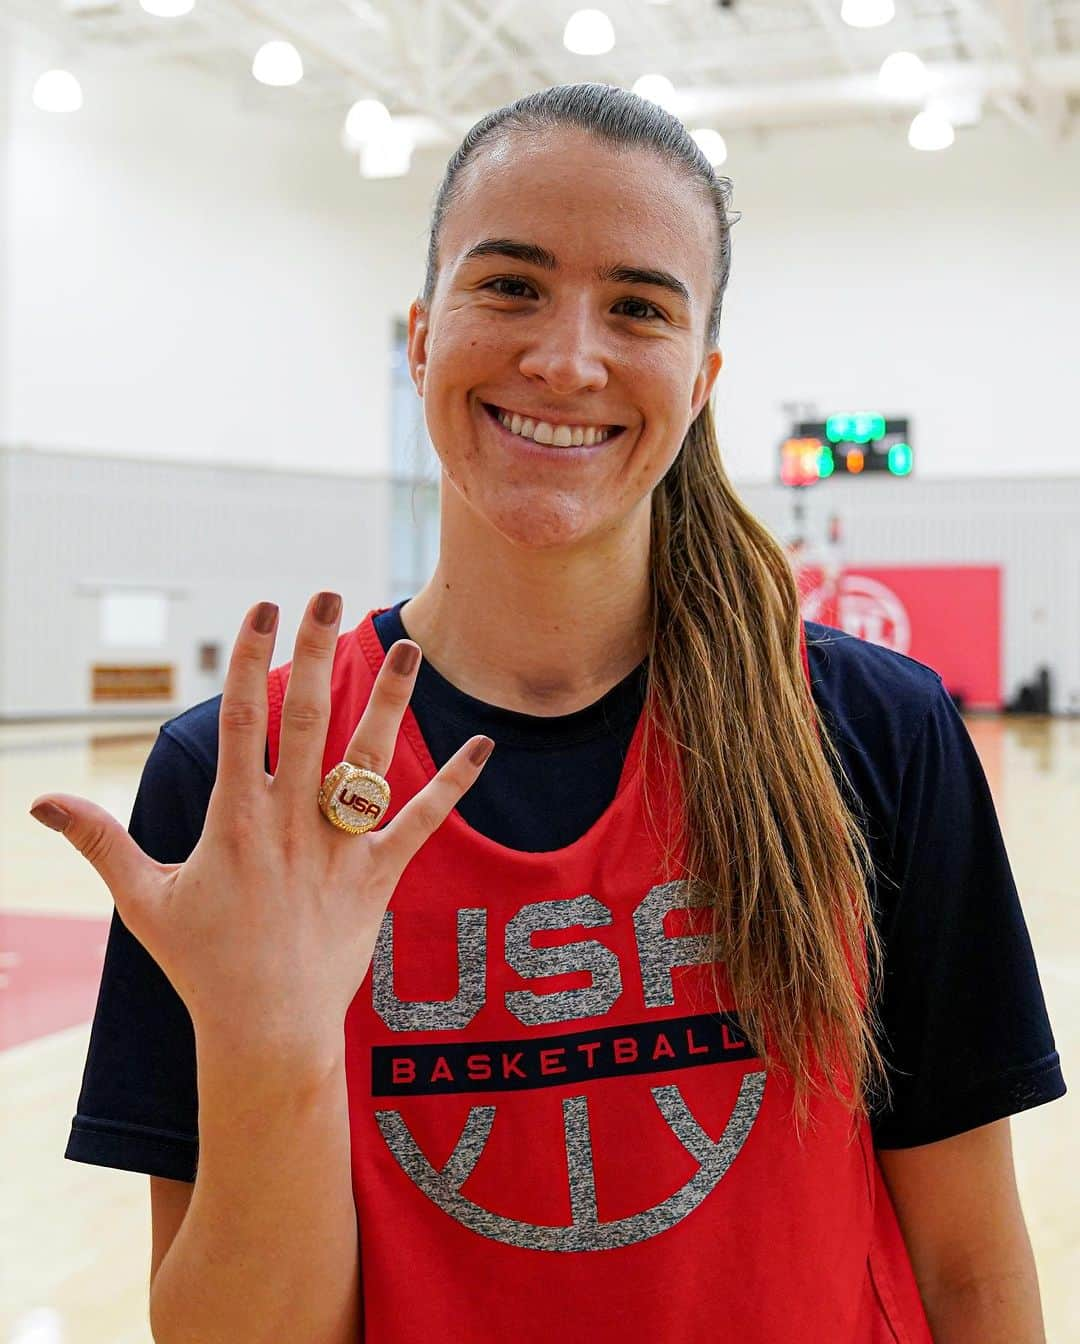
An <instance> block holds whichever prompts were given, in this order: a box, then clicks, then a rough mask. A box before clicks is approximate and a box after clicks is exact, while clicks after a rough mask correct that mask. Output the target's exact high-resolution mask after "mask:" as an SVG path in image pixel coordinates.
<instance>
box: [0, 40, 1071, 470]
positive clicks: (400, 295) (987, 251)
mask: <svg viewBox="0 0 1080 1344" xmlns="http://www.w3.org/2000/svg"><path fill="white" fill-rule="evenodd" d="M18 56H19V59H18V62H17V68H16V72H15V88H14V95H15V102H14V112H13V117H12V125H11V128H10V146H9V148H10V169H9V182H8V213H9V240H8V246H9V257H8V272H9V275H10V277H11V286H10V290H9V292H8V294H7V295H6V298H7V301H8V305H9V339H10V349H9V353H8V359H7V366H8V374H9V389H10V390H9V413H8V423H7V427H6V437H7V441H8V442H15V443H20V442H21V443H28V444H34V445H38V446H41V447H56V448H65V449H75V450H86V451H94V452H108V453H120V454H129V455H144V454H146V455H155V456H165V457H172V458H179V457H183V458H189V459H196V460H208V459H225V460H228V461H232V462H238V463H247V464H260V465H275V466H282V467H286V466H292V467H299V468H302V469H306V470H316V471H345V472H360V473H372V472H378V471H379V470H381V469H383V467H384V465H385V463H386V459H387V438H388V433H387V415H388V406H389V374H388V369H387V358H386V356H387V348H388V343H389V331H390V322H391V319H392V317H393V316H394V315H395V314H397V315H400V314H403V313H404V311H405V310H406V308H407V306H408V302H409V300H410V299H411V298H412V296H413V294H414V293H415V291H416V289H417V287H418V286H419V284H420V281H421V276H422V264H423V256H424V247H425V241H426V222H427V210H428V206H429V204H430V199H431V195H432V192H433V190H434V187H435V185H436V181H437V175H438V173H439V172H440V171H441V168H442V166H443V164H444V162H445V158H446V155H447V154H448V153H449V149H450V147H449V146H447V149H446V151H445V152H438V153H429V154H427V155H425V156H422V157H418V160H417V169H416V171H415V172H414V174H413V175H412V176H411V177H410V178H408V179H404V180H398V181H387V182H369V183H364V182H362V181H361V180H360V179H359V178H358V176H357V175H356V173H355V169H354V167H353V165H352V164H351V162H350V161H349V160H348V159H347V158H346V156H345V155H344V154H343V152H342V151H341V149H340V147H339V145H338V142H337V132H338V121H337V119H336V117H334V116H332V115H330V114H329V113H327V114H326V115H325V116H324V115H321V114H320V115H315V114H313V113H312V112H311V111H310V110H308V111H304V110H303V104H302V101H301V99H300V98H299V96H297V95H296V93H295V91H290V90H262V89H258V88H257V87H256V86H254V85H253V84H252V85H251V88H250V92H248V93H246V94H244V95H243V96H242V98H238V97H237V96H234V95H233V94H232V93H230V91H229V90H228V89H227V88H226V87H225V86H224V85H223V84H219V83H216V82H213V81H211V80H210V79H209V77H204V76H198V75H196V74H194V73H190V72H186V71H184V72H181V71H177V70H174V69H170V68H168V67H160V68H145V67H144V66H143V65H142V64H141V58H139V57H137V56H135V55H133V56H132V58H131V64H130V67H125V66H123V65H122V64H117V63H116V60H115V58H114V59H113V63H112V64H111V66H110V69H109V71H108V77H107V78H106V77H104V76H103V75H102V74H101V73H100V72H99V73H98V74H95V73H94V71H93V68H92V65H91V64H89V63H88V62H86V61H83V62H80V63H79V67H78V68H79V69H80V72H81V73H82V75H83V82H84V90H85V94H86V107H85V108H84V110H83V112H82V113H80V114H78V115H77V116H75V117H57V116H49V115H47V114H43V113H39V112H36V111H35V110H34V109H33V107H32V106H31V105H30V102H29V90H30V85H31V82H32V78H33V75H34V74H36V73H37V71H38V70H39V69H40V68H42V63H43V61H44V59H45V53H43V52H39V53H32V52H29V51H28V50H26V49H25V48H24V49H21V50H20V51H19V53H18ZM271 106H274V107H277V108H279V109H280V108H289V109H290V111H289V114H288V115H287V116H286V115H283V114H282V113H281V112H280V111H278V112H270V111H268V110H267V109H268V108H269V107H271ZM729 143H730V146H731V151H732V153H731V158H730V160H729V162H728V164H727V165H726V167H725V171H727V172H729V173H730V174H731V176H732V177H733V178H734V179H735V184H736V193H735V205H736V207H737V208H738V209H740V210H742V211H743V215H744V217H743V219H742V220H741V221H740V223H739V224H737V225H736V227H735V234H734V239H735V242H734V251H735V256H734V270H733V275H732V280H731V285H730V289H729V295H728V301H727V307H726V321H725V330H724V333H723V346H724V350H725V355H726V367H725V370H724V372H723V373H722V375H721V379H720V385H719V391H718V394H717V406H718V410H719V413H720V422H721V434H722V440H723V442H724V445H725V451H726V453H727V456H728V460H729V463H730V466H731V470H732V472H733V474H734V475H735V477H736V478H737V479H739V480H741V481H746V482H753V481H764V480H768V479H770V478H771V477H772V475H773V470H774V457H775V447H776V443H777V440H778V439H779V438H780V437H782V435H783V434H784V433H785V432H786V429H787V422H786V419H785V416H784V413H783V412H782V411H781V410H780V403H782V402H783V401H785V400H789V399H806V400H810V401H813V402H814V403H816V406H817V408H818V410H819V411H820V412H822V413H825V412H828V411H830V410H843V409H880V410H884V411H886V412H887V413H891V414H907V415H909V416H910V417H911V419H912V422H913V436H912V437H913V440H914V443H915V446H916V453H917V459H916V461H917V468H916V469H917V471H918V473H919V474H920V475H921V476H924V477H935V476H937V477H953V476H968V475H980V476H988V475H1006V476H1007V475H1019V474H1025V473H1028V472H1032V473H1044V474H1057V475H1061V474H1069V475H1071V474H1080V450H1078V448H1077V446H1076V438H1075V434H1074V433H1073V432H1072V431H1071V429H1070V413H1071V411H1072V407H1071V405H1070V404H1069V402H1068V400H1067V397H1066V386H1067V379H1069V378H1070V377H1071V372H1072V371H1071V369H1070V366H1069V360H1070V358H1071V356H1070V355H1069V353H1068V352H1069V349H1070V347H1071V346H1072V345H1073V344H1074V341H1073V338H1072V334H1071V332H1070V331H1068V330H1067V329H1066V316H1065V315H1066V313H1067V312H1069V313H1073V312H1076V311H1077V310H1078V308H1080V260H1078V249H1077V248H1076V245H1075V221H1076V219H1077V217H1078V214H1080V211H1078V207H1080V141H1077V140H1076V139H1075V137H1074V140H1073V142H1072V143H1071V144H1069V145H1065V146H1062V147H1060V148H1058V149H1056V150H1052V149H1049V148H1047V147H1045V146H1043V145H1040V144H1039V143H1038V142H1036V141H1035V140H1033V139H1031V138H1029V137H1027V136H1026V135H1025V134H1024V133H1023V132H1022V131H1020V130H1018V129H1016V128H1013V127H1011V126H1006V125H1003V124H1001V123H999V122H989V123H988V124H987V125H986V126H985V127H984V128H981V129H978V130H975V131H968V132H961V134H960V136H959V139H958V142H957V144H956V145H955V146H954V147H953V148H952V149H951V150H949V151H947V152H945V153H944V154H940V155H925V154H916V153H915V152H914V151H911V150H909V149H908V148H907V145H906V143H905V140H904V135H903V132H902V130H900V129H898V128H886V127H881V128H873V129H866V130H860V131H829V132H792V133H788V134H785V135H777V136H775V137H770V138H768V139H764V140H763V139H761V138H758V137H754V136H750V135H745V134H740V135H732V136H731V137H729ZM639 188H640V184H639ZM633 189H635V187H634V184H633V183H629V184H628V190H633ZM1070 231H1071V233H1070ZM2 297H4V296H3V295H0V298H2Z"/></svg>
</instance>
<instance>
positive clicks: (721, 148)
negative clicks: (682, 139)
mask: <svg viewBox="0 0 1080 1344" xmlns="http://www.w3.org/2000/svg"><path fill="white" fill-rule="evenodd" d="M690 136H691V139H693V141H694V142H695V143H696V145H697V147H698V149H700V150H701V152H702V154H704V155H705V157H706V158H707V159H708V160H709V162H710V163H711V164H712V166H713V167H714V168H719V167H720V165H721V164H722V163H723V162H724V160H725V159H726V158H727V143H726V142H725V140H724V137H723V136H722V135H721V134H720V132H719V131H712V130H710V129H709V128H708V127H707V126H703V127H701V129H700V130H697V131H691V132H690Z"/></svg>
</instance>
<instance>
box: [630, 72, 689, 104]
mask: <svg viewBox="0 0 1080 1344" xmlns="http://www.w3.org/2000/svg"><path fill="white" fill-rule="evenodd" d="M633 92H634V93H636V94H637V96H638V97H639V98H647V99H648V100H649V102H650V103H658V104H659V105H660V106H661V107H662V108H664V109H666V110H667V111H668V112H674V111H675V108H674V103H675V101H676V99H677V98H678V94H677V93H676V92H675V85H674V84H672V82H671V80H670V79H668V77H667V75H642V76H641V78H640V79H638V80H636V81H635V82H634V88H633Z"/></svg>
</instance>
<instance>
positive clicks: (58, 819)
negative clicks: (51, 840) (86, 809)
mask: <svg viewBox="0 0 1080 1344" xmlns="http://www.w3.org/2000/svg"><path fill="white" fill-rule="evenodd" d="M30 815H31V816H32V817H33V818H34V820H35V821H40V822H41V824H42V825H43V826H48V828H49V829H50V830H52V831H63V830H65V829H66V828H67V826H68V825H69V824H70V822H71V814H70V813H69V812H65V811H64V809H63V808H62V807H57V806H56V804H55V803H38V805H37V807H32V808H31V809H30Z"/></svg>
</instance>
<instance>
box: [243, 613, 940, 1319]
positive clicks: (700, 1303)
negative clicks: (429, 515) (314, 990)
mask: <svg viewBox="0 0 1080 1344" xmlns="http://www.w3.org/2000/svg"><path fill="white" fill-rule="evenodd" d="M376 614H378V613H377V612H373V613H370V614H369V615H368V616H367V617H365V619H364V620H363V621H362V622H361V624H360V625H359V626H358V627H357V628H356V629H354V630H352V631H349V632H348V633H346V634H344V635H342V636H341V638H340V640H339V643H338V648H337V652H336V655H335V661H334V670H333V680H332V691H331V718H330V727H329V732H328V735H327V746H326V754H325V757H324V761H323V769H324V771H325V770H329V769H330V768H331V767H332V766H334V765H336V764H337V763H338V761H340V760H341V759H342V757H343V755H344V752H345V749H346V747H347V745H348V742H349V740H350V738H351V737H352V734H353V731H354V729H355V726H356V724H357V722H358V720H359V718H360V715H361V713H362V711H363V709H364V706H365V705H366V703H367V701H368V698H369V696H370V693H371V688H372V685H373V683H374V679H375V674H376V672H377V671H378V669H379V667H380V666H381V664H382V661H383V658H384V656H385V655H384V652H383V649H382V646H381V644H380V642H379V639H378V636H377V635H376V633H375V629H374V626H373V624H372V617H373V616H374V615H376ZM804 666H805V649H804ZM288 673H289V666H288V665H285V666H283V667H280V668H276V669H274V670H273V671H272V672H271V673H270V678H269V703H270V724H269V733H268V739H269V745H270V765H271V770H276V768H277V757H278V742H279V735H280V726H281V706H282V700H283V696H284V691H285V686H286V684H287V679H288ZM642 723H643V720H642V721H641V722H639V724H638V727H637V729H636V731H635V733H634V737H633V740H632V742H631V746H630V750H629V753H628V755H627V757H626V761H625V764H624V766H623V771H622V776H621V778H620V781H619V786H618V790H617V793H616V796H615V798H614V799H613V800H612V802H611V804H610V805H609V807H608V808H607V810H606V811H605V812H604V814H603V815H602V816H601V817H600V818H599V819H598V820H597V821H596V823H595V824H594V825H593V826H591V827H590V828H589V830H588V831H587V832H586V833H585V834H584V835H583V836H581V837H580V838H579V839H577V840H576V841H575V842H574V843H573V844H571V845H568V846H567V847H566V848H564V849H559V850H555V851H552V852H545V853H525V852H522V851H518V850H513V849H509V848H507V847H505V846H504V845H500V844H498V843H496V842H495V841H492V840H490V839H488V838H487V837H485V836H484V835H482V834H480V833H479V832H478V831H476V830H474V829H473V828H472V827H470V826H469V825H468V824H467V823H466V822H465V821H464V819H463V818H462V817H461V816H460V814H459V813H458V812H457V811H454V812H452V813H451V814H450V816H449V817H448V818H447V820H446V821H445V822H444V823H443V825H442V826H441V827H440V829H439V830H438V831H437V832H436V833H435V835H434V836H432V838H431V839H430V840H428V841H427V843H426V844H425V845H423V846H422V848H421V849H420V851H419V852H418V853H417V855H416V856H415V858H414V859H413V860H412V862H411V863H410V864H409V866H408V868H407V869H406V871H405V873H404V875H403V876H402V879H401V881H400V882H399V884H398V886H397V889H396V891H395V892H394V895H393V898H392V900H391V902H390V906H389V909H388V912H387V915H386V917H385V920H384V923H383V926H382V930H381V933H380V936H379V940H378V945H377V947H376V952H375V957H374V960H373V962H372V966H371V968H370V971H369V973H368V975H367V976H365V978H364V980H363V982H362V984H361V985H360V988H359V990H358V992H357V994H356V997H355V999H354V1000H353V1002H352V1005H351V1006H350V1009H349V1012H348V1015H347V1017H346V1021H345V1050H346V1072H347V1082H348V1096H349V1118H350V1128H351V1135H352V1179H353V1192H354V1197H355V1202H356V1209H357V1218H358V1227H359V1234H360V1253H361V1274H362V1289H363V1304H364V1319H365V1325H364V1339H365V1340H366V1341H367V1342H368V1344H412V1342H413V1341H416V1342H417V1344H419V1342H420V1341H423V1342H424V1344H443V1342H444V1341H445V1342H446V1344H450V1342H451V1341H453V1342H454V1344H509V1342H510V1341H513V1344H552V1342H553V1341H572V1340H589V1341H590V1344H659V1342H661V1341H672V1342H674V1341H679V1344H698V1342H699V1341H700V1344H706V1341H708V1342H709V1344H718V1342H719V1341H732V1344H736V1342H737V1344H886V1342H888V1344H932V1341H931V1335H930V1331H929V1327H928V1325H927V1321H926V1317H925V1314H924V1311H923V1307H922V1303H921V1300H920V1297H919V1292H918V1288H917V1285H916V1282H915V1278H914V1275H913V1272H912V1268H911V1264H910V1261H909V1258H908V1254H907V1250H906V1247H905V1245H904V1242H903V1240H902V1237H901V1234H900V1230H899V1227H898V1224H897V1221H896V1216H895V1213H894V1211H893V1208H892V1204H891V1202H890V1200H889V1196H888V1193H887V1191H886V1188H885V1185H884V1183H883V1181H882V1177H881V1172H880V1168H879V1166H878V1163H877V1159H876V1156H875V1153H874V1149H873V1145H872V1142H871V1137H870V1130H869V1125H868V1122H867V1121H866V1120H865V1119H859V1120H854V1119H853V1118H852V1117H851V1115H850V1113H849V1112H848V1111H847V1110H846V1109H845V1108H844V1107H843V1105H842V1104H841V1103H840V1102H839V1101H837V1100H835V1099H833V1098H831V1097H828V1096H825V1097H817V1098H815V1099H814V1101H813V1103H812V1109H811V1117H812V1119H811V1123H810V1124H808V1125H807V1126H805V1127H804V1130H803V1132H802V1136H801V1138H800V1137H797V1136H796V1133H795V1131H794V1126H793V1122H792V1118H791V1107H792V1091H791V1087H790V1083H789V1082H788V1081H787V1080H786V1078H785V1077H784V1076H783V1075H772V1074H770V1075H769V1076H768V1077H767V1076H766V1074H765V1072H764V1071H763V1069H762V1067H761V1062H760V1060H759V1059H757V1058H756V1057H755V1055H754V1054H753V1052H752V1050H751V1049H750V1048H749V1046H748V1044H747V1042H746V1039H745V1037H744V1036H743V1034H742V1032H741V1031H740V1029H739V1023H738V1015H737V1005H735V1004H732V1003H724V1002H718V1000H717V997H716V991H715V989H714V988H713V984H712V977H711V975H710V974H709V972H708V970H707V968H706V967H704V966H703V965H702V964H701V962H702V943H701V939H700V938H699V937H697V936H695V934H694V932H693V928H692V924H691V916H692V914H693V912H691V911H688V910H686V909H684V908H683V904H682V900H681V895H682V892H683V884H682V883H681V882H680V881H679V880H678V878H677V877H675V876H673V875H672V872H671V871H670V870H668V869H667V868H666V867H665V860H664V856H663V853H662V850H661V849H660V847H659V846H658V844H657V843H656V841H655V839H654V830H655V829H656V828H655V827H653V826H650V824H648V819H647V817H646V812H645V798H644V792H643V788H642V772H641V768H640V746H641V733H642ZM496 750H498V744H497V743H496ZM434 774H435V765H434V762H433V761H432V759H431V755H430V753H429V751H428V749H427V746H426V745H425V743H424V740H423V738H422V736H421V734H420V731H419V728H418V725H417V722H416V719H415V717H414V716H413V713H412V711H411V709H410V710H407V711H406V714H405V719H404V723H403V726H402V732H401V735H400V738H399V741H398V745H397V751H396V753H395V756H394V760H393V762H392V764H391V766H390V768H389V770H388V772H387V779H388V781H389V784H390V788H391V803H390V819H392V818H393V816H394V815H395V814H396V812H397V811H399V810H400V808H401V807H402V805H403V804H404V803H406V802H407V801H408V800H409V799H410V798H411V797H413V796H414V795H415V794H416V793H417V792H419V790H420V789H422V788H423V787H424V785H425V784H426V783H427V782H428V780H429V779H431V778H432V776H433V775H434ZM667 796H668V805H669V806H672V807H675V806H677V805H678V800H677V798H676V797H673V796H672V795H671V793H670V792H669V793H668V795H667ZM652 801H653V804H654V806H655V805H656V799H655V798H653V799H652ZM558 805H559V800H558V798H557V797H553V798H552V799H551V806H552V807H558ZM660 830H661V833H663V828H662V827H661V828H660ZM356 843H358V844H362V843H363V841H362V840H360V839H358V840H357V841H356ZM723 983H724V982H723V977H722V976H721V992H722V986H723Z"/></svg>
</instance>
